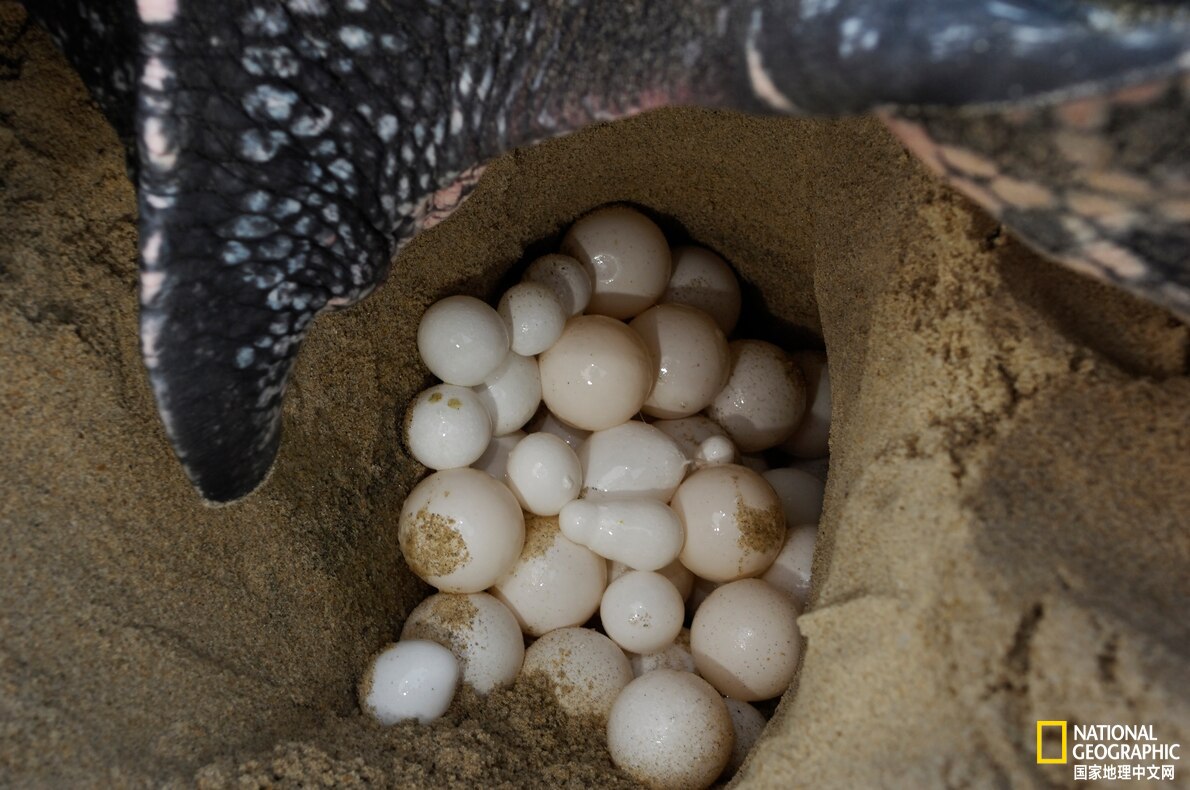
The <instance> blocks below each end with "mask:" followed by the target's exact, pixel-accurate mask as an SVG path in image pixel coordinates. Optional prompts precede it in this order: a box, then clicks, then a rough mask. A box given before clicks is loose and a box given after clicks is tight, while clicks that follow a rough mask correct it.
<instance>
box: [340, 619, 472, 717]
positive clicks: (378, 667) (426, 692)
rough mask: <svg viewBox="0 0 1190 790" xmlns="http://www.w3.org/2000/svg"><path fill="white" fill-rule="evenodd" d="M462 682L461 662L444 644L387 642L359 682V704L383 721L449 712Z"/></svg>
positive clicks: (436, 715)
mask: <svg viewBox="0 0 1190 790" xmlns="http://www.w3.org/2000/svg"><path fill="white" fill-rule="evenodd" d="M458 685H459V662H458V661H457V660H455V657H454V655H453V654H452V653H451V652H450V651H449V650H447V649H446V648H445V647H443V646H442V645H439V644H437V643H435V642H430V641H426V640H421V639H415V640H411V641H408V642H398V643H397V644H394V645H388V646H387V647H385V648H384V649H383V650H381V651H380V652H379V653H377V654H376V655H375V656H373V657H372V659H371V662H370V664H369V666H368V671H367V672H366V673H365V674H364V679H363V680H362V681H361V682H360V684H359V704H360V707H361V708H362V709H363V711H364V713H367V714H368V715H369V716H371V717H372V718H374V719H376V720H377V721H379V722H380V723H381V724H385V725H390V724H396V723H397V722H399V721H405V720H407V719H416V720H417V721H418V722H420V723H421V724H425V723H426V722H430V721H433V720H434V719H437V718H438V717H440V716H441V715H442V714H443V713H446V709H447V708H449V707H450V701H451V700H452V699H454V695H455V689H457V688H458Z"/></svg>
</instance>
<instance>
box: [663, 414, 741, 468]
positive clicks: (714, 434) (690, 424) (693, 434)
mask: <svg viewBox="0 0 1190 790" xmlns="http://www.w3.org/2000/svg"><path fill="white" fill-rule="evenodd" d="M650 425H652V426H653V427H654V428H656V429H657V430H659V431H661V432H662V433H664V434H665V435H666V436H668V437H669V438H671V439H673V440H674V441H675V442H677V443H678V448H679V449H680V450H681V451H682V453H684V454H685V456H686V457H687V458H689V459H690V460H691V461H693V460H695V459H696V458H697V457H698V454H699V452H700V451H701V449H702V446H703V444H704V443H705V442H706V441H707V439H716V438H718V439H727V440H728V441H731V440H730V439H729V438H728V436H727V431H725V430H723V428H722V427H720V425H719V424H718V423H716V422H715V421H714V420H712V419H711V418H710V417H705V416H703V415H701V414H695V415H694V416H692V417H682V418H680V419H677V420H657V421H655V422H652V423H650ZM732 448H733V452H734V448H735V445H734V444H733V445H732ZM726 463H732V462H731V461H727V462H726Z"/></svg>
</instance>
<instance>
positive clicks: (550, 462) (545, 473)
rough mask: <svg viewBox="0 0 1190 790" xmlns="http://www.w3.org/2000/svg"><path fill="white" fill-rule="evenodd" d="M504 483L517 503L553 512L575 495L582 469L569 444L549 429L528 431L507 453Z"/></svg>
mask: <svg viewBox="0 0 1190 790" xmlns="http://www.w3.org/2000/svg"><path fill="white" fill-rule="evenodd" d="M505 474H506V477H507V482H508V487H509V488H510V489H511V490H512V493H513V494H514V495H515V496H516V498H517V500H518V501H519V502H520V503H521V507H523V508H524V509H525V510H528V511H529V512H530V513H534V514H536V515H538V516H556V515H558V511H560V510H561V509H562V506H563V505H565V504H566V503H567V502H569V501H570V500H572V499H575V498H577V497H578V495H579V491H580V489H581V488H582V482H583V470H582V467H581V466H580V465H579V460H578V456H577V455H575V453H574V450H571V449H570V445H568V444H566V442H564V441H562V440H561V439H559V438H558V437H557V436H554V435H553V434H550V433H531V434H529V435H528V436H526V437H525V438H524V439H522V440H521V442H520V444H518V445H517V446H516V447H514V448H513V449H512V452H511V453H509V455H508V470H507V472H506V473H505Z"/></svg>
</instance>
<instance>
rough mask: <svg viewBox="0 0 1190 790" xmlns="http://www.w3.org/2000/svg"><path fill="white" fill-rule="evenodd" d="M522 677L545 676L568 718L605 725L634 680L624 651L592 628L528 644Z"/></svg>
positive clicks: (561, 631) (563, 632) (568, 630)
mask: <svg viewBox="0 0 1190 790" xmlns="http://www.w3.org/2000/svg"><path fill="white" fill-rule="evenodd" d="M521 674H522V675H523V676H525V677H532V676H534V675H539V676H544V677H545V679H546V682H547V683H549V685H550V688H551V689H552V691H553V693H554V699H555V700H557V702H558V707H560V708H562V710H564V711H565V712H566V713H568V714H569V715H571V716H590V717H593V718H595V719H597V720H600V721H604V722H606V721H607V714H608V713H609V712H610V711H611V709H612V704H613V703H614V702H615V701H616V697H618V696H619V695H620V692H621V691H622V690H623V688H624V687H625V686H627V685H628V684H629V683H630V682H631V681H632V667H631V666H630V665H629V663H628V658H627V656H625V655H624V651H622V650H620V648H618V647H616V643H615V642H613V641H612V640H610V639H608V638H607V637H606V636H604V635H603V634H601V633H599V632H598V631H592V630H591V629H589V628H559V629H558V630H557V631H550V632H549V633H548V634H546V635H545V636H543V637H541V638H540V639H538V640H537V641H536V642H534V643H533V644H531V645H529V647H528V649H527V650H525V664H524V667H522V669H521ZM691 677H693V676H691Z"/></svg>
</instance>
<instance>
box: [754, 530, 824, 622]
mask: <svg viewBox="0 0 1190 790" xmlns="http://www.w3.org/2000/svg"><path fill="white" fill-rule="evenodd" d="M817 539H818V527H816V526H814V525H813V524H801V525H799V526H796V527H790V529H789V534H788V535H786V536H785V545H784V546H782V547H781V553H780V554H778V555H777V559H775V560H773V564H772V565H770V566H769V569H768V570H767V571H765V572H764V573H763V574H761V577H760V578H761V579H763V580H764V581H766V582H768V583H769V584H771V585H773V586H774V587H776V588H777V589H778V590H781V591H782V592H784V593H787V594H788V595H789V596H790V597H791V598H793V602H794V603H796V604H797V608H798V610H799V611H800V610H801V609H803V608H804V607H805V605H806V599H807V598H808V597H809V596H810V571H811V569H812V568H813V566H814V543H815V541H816V540H817Z"/></svg>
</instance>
